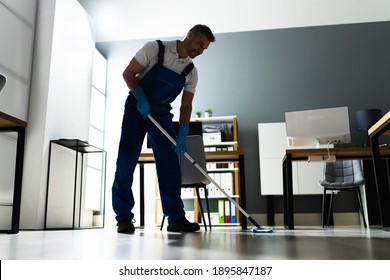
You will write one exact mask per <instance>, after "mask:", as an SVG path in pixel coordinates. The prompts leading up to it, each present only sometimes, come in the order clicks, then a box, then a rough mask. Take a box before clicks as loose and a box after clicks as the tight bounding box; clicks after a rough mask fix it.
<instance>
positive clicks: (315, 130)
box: [285, 107, 351, 147]
mask: <svg viewBox="0 0 390 280" xmlns="http://www.w3.org/2000/svg"><path fill="white" fill-rule="evenodd" d="M285 117H286V132H287V145H288V146H289V147H292V146H318V145H321V144H325V145H329V144H339V143H350V142H351V133H350V128H349V114H348V107H335V108H324V109H315V110H304V111H294V112H286V113H285Z"/></svg>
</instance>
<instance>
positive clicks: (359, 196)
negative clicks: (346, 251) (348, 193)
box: [355, 187, 367, 228]
mask: <svg viewBox="0 0 390 280" xmlns="http://www.w3.org/2000/svg"><path fill="white" fill-rule="evenodd" d="M355 193H356V197H357V200H358V203H359V212H360V214H361V215H362V218H363V224H364V227H365V228H367V223H366V218H365V217H364V211H363V203H362V196H361V193H360V189H359V187H358V188H356V192H355Z"/></svg>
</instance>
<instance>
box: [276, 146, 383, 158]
mask: <svg viewBox="0 0 390 280" xmlns="http://www.w3.org/2000/svg"><path fill="white" fill-rule="evenodd" d="M380 153H381V155H383V156H390V147H381V148H380ZM329 154H330V155H335V156H336V159H337V158H340V159H354V158H360V159H371V158H372V150H371V147H348V148H330V149H329ZM287 155H291V158H292V159H293V160H307V159H308V157H309V156H323V155H324V156H326V155H328V149H326V148H325V149H324V148H320V149H287V150H286V153H285V155H284V158H285V157H286V156H287ZM284 158H283V160H284Z"/></svg>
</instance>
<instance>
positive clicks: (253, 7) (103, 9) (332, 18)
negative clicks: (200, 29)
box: [79, 0, 390, 42]
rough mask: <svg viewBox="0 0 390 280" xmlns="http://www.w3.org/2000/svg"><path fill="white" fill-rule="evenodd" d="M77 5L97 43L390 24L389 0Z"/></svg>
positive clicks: (126, 0)
mask: <svg viewBox="0 0 390 280" xmlns="http://www.w3.org/2000/svg"><path fill="white" fill-rule="evenodd" d="M79 1H80V2H81V3H85V4H86V5H88V6H89V7H90V9H91V10H92V11H93V14H94V17H95V18H96V19H98V21H97V28H98V32H97V36H96V40H97V41H98V42H103V41H117V40H118V41H119V40H133V39H143V38H156V37H172V36H181V35H182V34H185V33H186V32H187V28H188V27H189V26H192V25H194V24H197V23H203V24H207V25H208V26H210V28H211V29H212V30H213V31H214V32H215V33H226V32H241V31H253V30H264V29H276V28H289V27H303V26H318V25H332V24H345V23H358V22H372V21H386V20H389V19H390V13H389V11H390V1H388V0H342V1H340V0H326V1H324V0H293V1H292V0H241V1H237V0H212V1H210V0H198V1H196V2H194V1H190V0H165V1H145V0H116V1H95V0H79ZM151 2H152V3H151Z"/></svg>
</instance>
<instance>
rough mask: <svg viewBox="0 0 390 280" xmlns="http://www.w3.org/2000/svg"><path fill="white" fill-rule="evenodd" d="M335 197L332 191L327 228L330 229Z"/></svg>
mask: <svg viewBox="0 0 390 280" xmlns="http://www.w3.org/2000/svg"><path fill="white" fill-rule="evenodd" d="M333 196H334V192H333V191H332V194H331V195H330V203H329V211H328V222H327V227H329V223H330V216H331V215H332V207H333Z"/></svg>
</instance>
